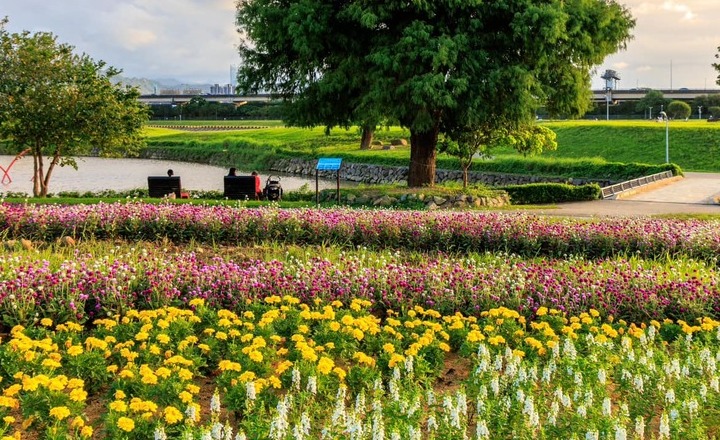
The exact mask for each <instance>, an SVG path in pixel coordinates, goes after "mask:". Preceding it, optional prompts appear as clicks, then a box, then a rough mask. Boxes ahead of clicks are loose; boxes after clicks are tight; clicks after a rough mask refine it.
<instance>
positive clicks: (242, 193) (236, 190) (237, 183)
mask: <svg viewBox="0 0 720 440" xmlns="http://www.w3.org/2000/svg"><path fill="white" fill-rule="evenodd" d="M256 180H257V176H225V179H224V181H223V184H224V189H225V193H224V194H225V197H226V198H228V199H233V200H258V194H257V183H256Z"/></svg>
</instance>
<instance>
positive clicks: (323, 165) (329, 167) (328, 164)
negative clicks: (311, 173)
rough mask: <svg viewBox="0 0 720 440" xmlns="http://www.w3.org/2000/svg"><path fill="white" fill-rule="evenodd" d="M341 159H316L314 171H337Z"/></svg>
mask: <svg viewBox="0 0 720 440" xmlns="http://www.w3.org/2000/svg"><path fill="white" fill-rule="evenodd" d="M341 164H342V159H341V158H339V157H322V158H320V159H318V162H317V167H315V169H316V170H326V171H337V170H339V169H340V165H341Z"/></svg>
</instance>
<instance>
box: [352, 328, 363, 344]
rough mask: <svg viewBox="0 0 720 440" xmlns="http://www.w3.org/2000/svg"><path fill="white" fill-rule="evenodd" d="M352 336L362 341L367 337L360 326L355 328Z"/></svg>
mask: <svg viewBox="0 0 720 440" xmlns="http://www.w3.org/2000/svg"><path fill="white" fill-rule="evenodd" d="M352 336H353V338H355V339H357V340H358V341H362V340H363V338H364V337H365V333H363V331H362V330H360V329H359V328H356V329H353V331H352Z"/></svg>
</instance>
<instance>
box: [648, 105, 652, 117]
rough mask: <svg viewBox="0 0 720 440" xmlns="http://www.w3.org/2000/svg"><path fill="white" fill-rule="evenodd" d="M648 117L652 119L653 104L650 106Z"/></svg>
mask: <svg viewBox="0 0 720 440" xmlns="http://www.w3.org/2000/svg"><path fill="white" fill-rule="evenodd" d="M648 115H650V116H648V119H650V120H652V106H650V107H648Z"/></svg>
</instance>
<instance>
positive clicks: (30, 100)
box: [0, 19, 149, 197]
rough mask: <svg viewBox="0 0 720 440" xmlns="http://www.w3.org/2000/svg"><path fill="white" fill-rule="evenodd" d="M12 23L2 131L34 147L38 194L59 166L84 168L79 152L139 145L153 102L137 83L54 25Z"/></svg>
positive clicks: (121, 151) (5, 42)
mask: <svg viewBox="0 0 720 440" xmlns="http://www.w3.org/2000/svg"><path fill="white" fill-rule="evenodd" d="M6 23H7V19H3V20H0V138H8V139H10V140H11V141H12V145H13V146H14V148H15V149H16V150H17V151H18V152H20V151H24V150H26V149H30V151H31V152H32V156H33V160H34V167H33V173H34V174H33V195H34V196H36V197H44V196H46V195H47V194H48V189H49V185H50V178H51V176H52V173H53V170H54V169H55V167H56V166H65V165H69V166H73V167H75V168H77V164H76V163H75V160H74V157H75V156H78V155H87V154H98V155H101V156H120V155H132V154H134V153H136V152H137V151H138V149H139V147H140V146H142V145H143V142H144V141H143V138H142V137H141V135H140V130H141V128H142V126H143V124H144V123H145V121H147V119H148V116H149V110H148V108H147V106H145V105H143V104H141V103H140V102H139V100H138V97H139V95H140V93H139V91H138V90H137V89H135V88H130V87H125V86H122V85H120V84H116V83H113V82H112V81H111V78H112V77H113V76H115V75H117V74H119V73H120V71H119V70H117V69H114V68H112V67H107V66H106V65H105V63H104V62H102V61H98V62H96V61H93V60H92V59H91V58H90V57H89V56H87V55H85V54H83V55H76V54H74V53H73V47H72V46H69V45H66V44H61V43H58V42H57V39H56V37H55V36H54V35H52V34H50V33H45V32H39V33H35V34H30V33H29V32H27V31H25V32H21V33H9V32H7V31H6V30H5V24H6ZM46 161H49V162H48V163H46Z"/></svg>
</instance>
